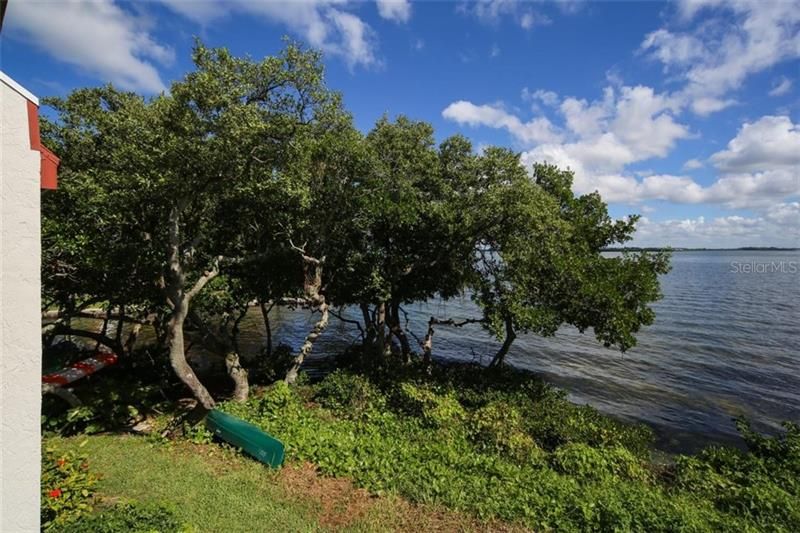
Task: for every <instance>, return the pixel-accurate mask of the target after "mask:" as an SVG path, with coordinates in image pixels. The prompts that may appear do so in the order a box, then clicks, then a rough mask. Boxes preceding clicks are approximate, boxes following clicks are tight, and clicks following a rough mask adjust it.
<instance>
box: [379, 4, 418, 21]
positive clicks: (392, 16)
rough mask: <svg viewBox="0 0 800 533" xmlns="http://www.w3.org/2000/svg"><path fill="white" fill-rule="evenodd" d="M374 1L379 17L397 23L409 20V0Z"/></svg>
mask: <svg viewBox="0 0 800 533" xmlns="http://www.w3.org/2000/svg"><path fill="white" fill-rule="evenodd" d="M376 2H377V5H378V14H379V15H380V16H381V18H385V19H386V20H393V21H394V22H398V23H403V22H408V21H409V20H411V2H409V1H408V0H376Z"/></svg>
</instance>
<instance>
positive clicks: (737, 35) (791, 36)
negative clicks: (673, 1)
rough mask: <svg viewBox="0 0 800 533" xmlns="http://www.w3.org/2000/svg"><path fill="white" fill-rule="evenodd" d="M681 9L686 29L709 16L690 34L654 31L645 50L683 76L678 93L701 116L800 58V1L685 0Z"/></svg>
mask: <svg viewBox="0 0 800 533" xmlns="http://www.w3.org/2000/svg"><path fill="white" fill-rule="evenodd" d="M679 11H680V13H681V15H682V19H683V22H682V23H683V24H684V25H685V24H687V23H690V22H691V21H692V20H693V19H694V18H695V16H696V15H697V13H699V12H700V11H704V13H705V14H706V15H707V16H706V17H705V18H704V19H703V20H702V21H701V22H699V23H697V24H695V26H694V27H693V29H692V30H689V31H682V32H679V33H674V32H671V31H670V30H668V29H666V28H661V29H659V30H656V31H654V32H652V33H650V34H648V35H647V36H646V37H645V39H644V41H643V42H642V45H641V49H642V50H644V51H647V52H650V53H651V54H652V56H653V57H655V58H656V59H658V60H659V61H660V62H661V63H662V64H663V65H664V68H665V69H667V70H673V71H676V72H678V73H679V74H680V76H681V77H682V78H683V79H684V81H685V86H684V87H683V88H682V89H681V91H680V92H679V94H680V96H681V97H682V98H683V99H684V101H685V102H686V103H689V104H690V105H691V108H692V110H693V111H694V112H696V113H698V114H700V115H707V114H710V113H714V112H716V111H719V110H721V109H724V108H725V107H728V106H729V105H731V104H733V103H734V100H733V99H730V98H727V97H726V95H727V94H728V93H730V92H731V91H734V90H736V89H738V88H739V87H740V86H741V85H742V83H743V82H744V80H745V79H746V78H747V77H748V76H749V75H751V74H754V73H757V72H761V71H763V70H766V69H768V68H770V67H772V66H773V65H776V64H778V63H780V62H782V61H786V60H790V59H793V58H797V57H800V2H799V1H798V0H785V1H770V2H765V1H763V0H734V1H731V2H722V1H720V0H683V1H682V2H681V3H680V4H679Z"/></svg>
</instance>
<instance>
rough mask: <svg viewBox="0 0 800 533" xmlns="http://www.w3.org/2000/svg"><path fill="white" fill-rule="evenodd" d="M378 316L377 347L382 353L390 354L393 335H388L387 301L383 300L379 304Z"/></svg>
mask: <svg viewBox="0 0 800 533" xmlns="http://www.w3.org/2000/svg"><path fill="white" fill-rule="evenodd" d="M375 314H376V317H375V329H376V330H377V333H376V335H375V339H376V345H377V349H378V350H379V353H381V354H382V355H389V354H390V353H391V352H390V340H391V337H389V336H388V335H386V303H385V302H381V303H380V304H378V309H377V310H376V313H375Z"/></svg>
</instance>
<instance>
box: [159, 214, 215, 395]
mask: <svg viewBox="0 0 800 533" xmlns="http://www.w3.org/2000/svg"><path fill="white" fill-rule="evenodd" d="M180 217H181V208H180V207H178V206H175V207H173V208H172V210H171V211H170V213H169V228H168V234H169V246H168V250H167V252H168V257H169V271H168V280H167V283H166V286H165V287H164V290H165V293H166V296H167V303H168V304H170V307H171V308H172V316H171V317H170V320H169V323H168V325H167V344H168V346H169V362H170V364H171V365H172V369H173V370H174V371H175V374H177V376H178V378H179V379H180V380H181V381H182V382H183V383H184V384H185V385H186V386H187V387H189V390H191V391H192V394H194V396H195V398H197V401H198V402H200V404H201V405H202V406H203V407H204V408H205V409H208V410H211V409H213V408H214V405H215V403H214V398H212V397H211V394H210V393H209V392H208V389H206V388H205V386H204V385H203V384H202V383H200V380H199V379H198V378H197V375H196V374H195V373H194V370H192V367H191V366H189V362H188V361H187V360H186V350H185V346H184V339H183V323H184V321H185V320H186V317H187V316H188V314H189V303H190V302H191V300H192V298H193V297H194V296H195V295H196V294H198V293H199V292H200V291H201V290H203V287H204V286H205V285H206V283H208V282H209V281H211V280H212V279H214V278H215V277H216V276H217V274H219V269H218V267H219V261H218V260H217V261H215V262H214V265H213V268H212V269H211V270H209V271H207V272H205V273H204V274H203V275H202V276H200V278H198V280H197V281H196V282H195V284H194V286H193V287H192V288H191V290H189V291H188V292H185V290H184V283H185V282H186V277H185V274H184V271H183V264H182V263H181V237H180Z"/></svg>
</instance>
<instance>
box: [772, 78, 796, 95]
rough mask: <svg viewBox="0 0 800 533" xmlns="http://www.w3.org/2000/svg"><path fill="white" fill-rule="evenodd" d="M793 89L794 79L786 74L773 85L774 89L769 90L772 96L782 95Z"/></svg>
mask: <svg viewBox="0 0 800 533" xmlns="http://www.w3.org/2000/svg"><path fill="white" fill-rule="evenodd" d="M791 89H792V80H790V79H789V78H787V77H786V76H783V77H781V79H780V80H776V83H775V84H774V85H773V87H772V89H771V90H770V91H769V95H770V96H782V95H784V94H786V93H788V92H789V91H790V90H791Z"/></svg>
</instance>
